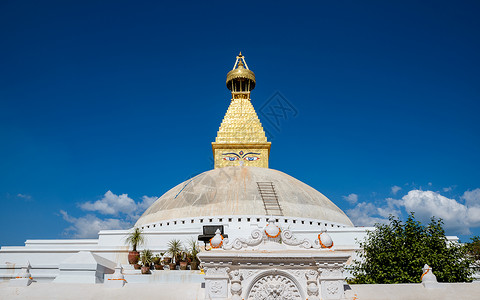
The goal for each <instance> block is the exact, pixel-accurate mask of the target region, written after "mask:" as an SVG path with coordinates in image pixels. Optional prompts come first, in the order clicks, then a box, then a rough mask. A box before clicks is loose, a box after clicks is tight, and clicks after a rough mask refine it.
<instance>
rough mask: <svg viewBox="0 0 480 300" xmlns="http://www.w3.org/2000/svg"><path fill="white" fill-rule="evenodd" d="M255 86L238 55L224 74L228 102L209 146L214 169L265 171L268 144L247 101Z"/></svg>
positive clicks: (268, 149)
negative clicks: (229, 93) (261, 169)
mask: <svg viewBox="0 0 480 300" xmlns="http://www.w3.org/2000/svg"><path fill="white" fill-rule="evenodd" d="M244 66H245V67H244ZM255 83H256V81H255V74H254V73H253V72H252V71H250V69H248V66H247V63H246V61H245V57H244V56H243V55H242V53H241V52H240V54H239V55H238V56H237V60H236V61H235V64H234V66H233V69H232V70H231V71H230V72H228V74H227V88H228V89H229V90H230V91H231V92H232V100H231V103H230V106H229V107H228V109H227V113H226V114H225V117H224V118H223V121H222V124H221V125H220V128H219V130H218V133H217V138H216V139H215V142H213V143H212V149H213V156H214V161H215V168H219V167H226V166H237V165H246V166H256V167H264V168H268V158H269V154H270V142H267V137H266V136H265V131H264V130H263V127H262V123H260V120H259V118H258V116H257V113H256V112H255V109H254V108H253V105H252V103H251V101H250V92H251V91H252V90H253V89H254V88H255Z"/></svg>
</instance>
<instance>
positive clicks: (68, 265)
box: [53, 251, 116, 283]
mask: <svg viewBox="0 0 480 300" xmlns="http://www.w3.org/2000/svg"><path fill="white" fill-rule="evenodd" d="M115 266H116V264H115V263H114V262H112V261H110V260H108V259H106V258H103V257H101V256H98V255H96V254H94V253H91V252H90V251H80V252H78V253H76V254H73V255H72V256H70V257H69V258H67V259H65V260H64V261H62V262H61V263H60V266H59V269H60V274H59V275H58V276H57V278H55V280H54V281H53V282H55V283H59V282H62V283H103V278H104V275H105V274H112V273H113V272H114V269H115Z"/></svg>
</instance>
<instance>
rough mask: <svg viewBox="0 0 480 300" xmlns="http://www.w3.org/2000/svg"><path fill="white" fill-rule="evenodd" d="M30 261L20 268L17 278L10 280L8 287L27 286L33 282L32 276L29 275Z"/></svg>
mask: <svg viewBox="0 0 480 300" xmlns="http://www.w3.org/2000/svg"><path fill="white" fill-rule="evenodd" d="M31 268H32V266H30V261H27V263H26V265H25V266H24V267H22V269H21V270H20V272H19V273H18V275H17V277H15V278H14V279H11V280H10V282H9V284H8V285H9V286H29V285H30V284H31V283H32V282H33V278H32V275H31V274H30V269H31Z"/></svg>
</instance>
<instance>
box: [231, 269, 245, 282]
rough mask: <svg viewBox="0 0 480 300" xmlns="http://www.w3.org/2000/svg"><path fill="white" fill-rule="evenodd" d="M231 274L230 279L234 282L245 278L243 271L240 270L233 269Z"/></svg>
mask: <svg viewBox="0 0 480 300" xmlns="http://www.w3.org/2000/svg"><path fill="white" fill-rule="evenodd" d="M229 275H230V280H231V281H232V282H234V281H242V279H243V276H242V273H241V272H240V271H239V270H233V271H231V272H230V274H229Z"/></svg>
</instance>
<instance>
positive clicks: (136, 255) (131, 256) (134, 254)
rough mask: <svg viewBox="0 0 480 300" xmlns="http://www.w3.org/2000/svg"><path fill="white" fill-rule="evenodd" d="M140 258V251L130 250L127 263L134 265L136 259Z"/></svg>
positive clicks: (136, 261)
mask: <svg viewBox="0 0 480 300" xmlns="http://www.w3.org/2000/svg"><path fill="white" fill-rule="evenodd" d="M139 259H140V253H138V251H130V252H128V263H129V264H131V265H134V264H136V263H138V260H139Z"/></svg>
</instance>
